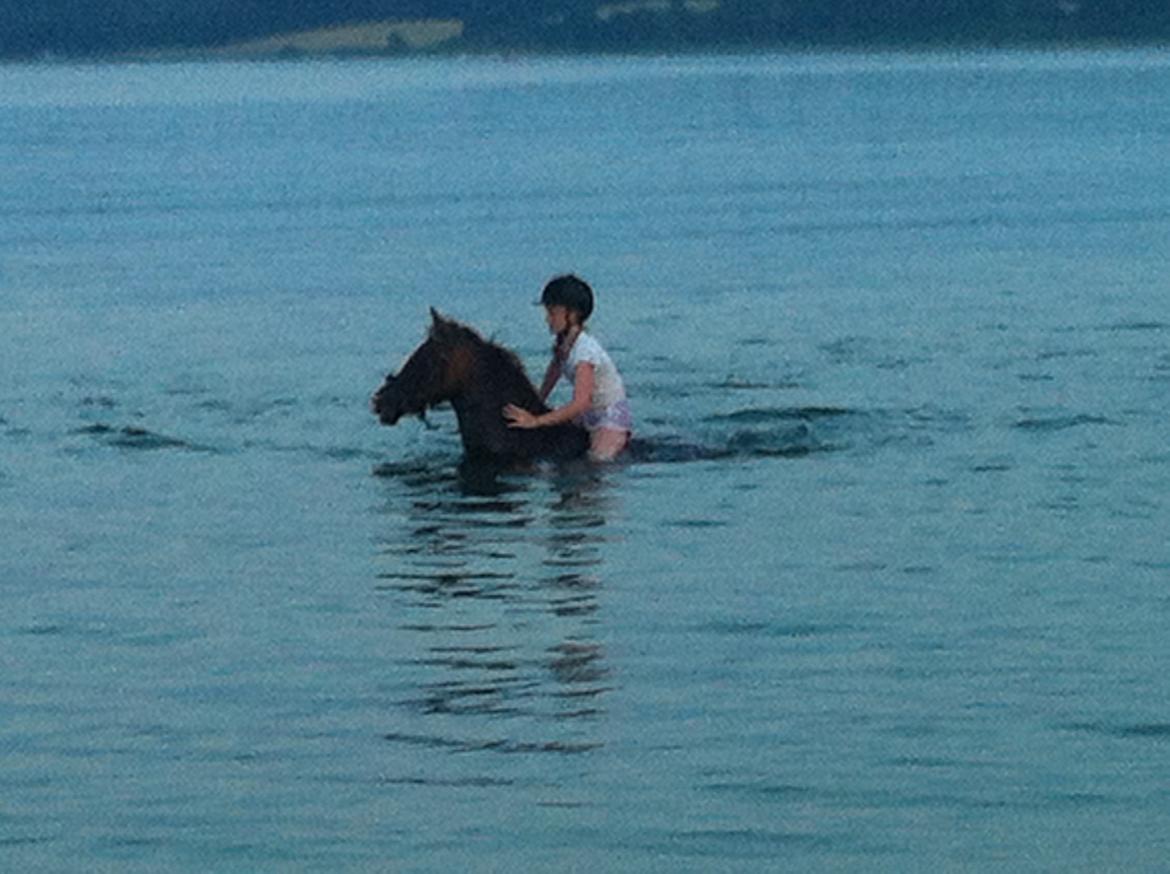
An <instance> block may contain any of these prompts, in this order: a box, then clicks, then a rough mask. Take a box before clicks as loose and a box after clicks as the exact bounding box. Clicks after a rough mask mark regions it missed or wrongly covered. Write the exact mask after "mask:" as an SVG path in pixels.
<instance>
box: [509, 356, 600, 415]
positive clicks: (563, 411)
mask: <svg viewBox="0 0 1170 874" xmlns="http://www.w3.org/2000/svg"><path fill="white" fill-rule="evenodd" d="M592 404H593V365H592V364H587V363H585V362H582V363H581V364H578V365H577V378H576V380H574V382H573V399H572V400H571V401H569V402H568V403H567V404H565V405H564V406H563V407H558V408H557V409H555V410H550V411H549V412H547V413H544V414H542V415H540V416H534V415H533V414H532V413H530V412H528V411H527V410H525V409H523V408H522V407H517V406H516V405H515V404H508V406H506V407H504V418H505V419H507V420H508V427H509V428H547V427H548V426H549V425H561V424H563V423H565V422H570V421H572V420H573V419H575V418H577V417H578V416H580V415H582V414H583V413H585V412H586V411H587V410H588V409H589V407H590V406H592Z"/></svg>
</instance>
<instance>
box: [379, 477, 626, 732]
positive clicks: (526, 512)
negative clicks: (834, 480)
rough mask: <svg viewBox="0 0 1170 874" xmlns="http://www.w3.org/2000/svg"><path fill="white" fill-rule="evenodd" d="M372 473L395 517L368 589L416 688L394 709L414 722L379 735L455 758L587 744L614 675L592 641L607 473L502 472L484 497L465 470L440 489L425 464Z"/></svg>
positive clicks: (607, 505)
mask: <svg viewBox="0 0 1170 874" xmlns="http://www.w3.org/2000/svg"><path fill="white" fill-rule="evenodd" d="M380 472H381V473H382V474H383V475H386V476H387V481H388V489H389V492H390V494H389V497H388V503H387V506H386V514H387V515H388V516H390V517H396V518H394V519H393V523H392V524H391V525H388V526H387V531H386V536H385V542H384V544H383V548H382V556H381V563H382V570H381V572H380V573H379V582H378V588H379V589H380V590H381V591H383V592H385V593H386V594H387V595H389V596H391V600H392V602H393V607H392V608H391V609H393V610H395V611H396V614H395V615H396V620H397V621H396V626H397V631H396V633H397V634H403V635H410V636H411V637H412V640H410V641H408V642H407V643H408V647H407V650H408V653H409V654H408V655H407V656H406V657H405V658H404V659H403V660H402V662H403V664H402V666H401V667H403V668H405V670H406V673H407V675H408V676H409V677H410V681H409V682H408V683H407V684H406V685H407V686H408V687H409V688H410V689H411V690H412V692H411V693H410V694H409V697H408V698H407V699H406V700H403V701H400V702H399V703H400V704H401V705H402V706H401V708H400V709H399V711H398V715H399V717H400V718H401V720H402V721H403V723H404V724H408V723H410V722H411V721H412V720H413V721H414V728H415V730H414V731H411V732H403V731H396V732H391V733H390V734H388V735H387V737H389V738H390V739H392V740H399V741H403V740H404V739H409V742H411V743H425V742H426V741H425V739H426V738H427V737H428V736H429V737H431V741H432V742H433V743H430V744H428V745H432V746H435V747H436V748H440V749H460V750H467V749H481V748H482V749H495V750H498V751H512V752H516V751H537V750H539V751H557V752H581V751H584V750H588V749H592V748H594V747H595V746H597V745H598V744H597V742H596V741H595V740H594V739H593V738H592V736H591V735H592V733H593V732H592V731H591V729H590V724H591V723H595V720H596V719H597V718H599V717H600V716H602V715H603V713H604V703H603V702H604V698H605V695H606V693H607V692H608V691H609V689H610V683H611V681H612V678H611V675H610V669H609V667H608V666H607V665H606V660H605V648H604V645H603V643H602V641H601V639H600V637H601V636H600V634H599V632H600V630H601V628H602V626H601V622H600V618H599V617H600V615H601V613H602V610H601V596H602V593H603V590H604V586H603V579H604V552H605V544H606V541H607V539H608V537H609V534H608V525H607V512H608V511H609V510H611V509H612V507H613V502H614V501H615V497H614V495H613V494H612V493H611V491H610V489H609V488H608V485H607V482H606V479H605V476H606V474H605V473H604V472H599V471H597V470H596V469H592V468H590V469H585V468H582V469H580V470H565V469H561V470H558V471H555V472H548V471H546V472H545V473H544V474H537V475H525V476H516V475H511V476H508V477H495V478H492V479H491V483H492V487H491V488H488V489H485V488H483V486H484V485H485V484H486V482H487V481H486V480H483V479H479V480H475V482H474V484H475V488H468V487H467V481H466V476H467V474H466V471H459V472H456V473H453V474H450V475H449V479H447V480H446V481H444V482H437V481H436V478H435V476H434V471H433V470H432V471H430V472H427V471H424V470H421V469H417V470H405V469H403V470H400V471H397V472H396V473H397V474H400V475H389V474H387V472H386V471H385V470H382V471H380ZM437 717H443V719H442V720H441V722H434V723H430V724H428V720H429V719H432V718H437ZM449 717H458V719H456V720H455V721H451V720H450V719H448V718H449ZM420 718H421V721H420ZM440 727H441V731H440ZM428 728H433V729H434V731H435V734H434V735H433V736H430V735H428V734H427V733H426V731H425V729H428ZM419 729H424V731H423V733H422V734H420V732H419ZM452 731H456V732H458V734H459V736H458V737H454V738H453V737H451V732H452ZM501 735H503V736H501Z"/></svg>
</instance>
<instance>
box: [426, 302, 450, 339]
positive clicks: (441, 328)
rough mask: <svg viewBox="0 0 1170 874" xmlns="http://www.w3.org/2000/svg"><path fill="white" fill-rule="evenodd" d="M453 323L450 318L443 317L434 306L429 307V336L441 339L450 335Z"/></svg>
mask: <svg viewBox="0 0 1170 874" xmlns="http://www.w3.org/2000/svg"><path fill="white" fill-rule="evenodd" d="M454 327H455V323H454V322H452V321H451V320H450V319H445V318H443V315H442V314H441V313H440V312H439V311H438V310H437V309H435V308H434V307H431V336H432V337H433V338H434V339H436V340H442V339H444V338H446V337H450V336H451V333H452V328H454Z"/></svg>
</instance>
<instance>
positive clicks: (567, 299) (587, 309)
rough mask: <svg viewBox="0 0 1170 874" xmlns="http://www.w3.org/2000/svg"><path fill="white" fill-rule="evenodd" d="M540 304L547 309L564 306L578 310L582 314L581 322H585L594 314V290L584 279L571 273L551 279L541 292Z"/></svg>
mask: <svg viewBox="0 0 1170 874" xmlns="http://www.w3.org/2000/svg"><path fill="white" fill-rule="evenodd" d="M540 302H541V304H542V305H543V306H546V307H549V306H563V307H565V309H570V310H576V311H577V312H578V313H580V314H581V321H585V320H586V319H588V318H589V316H590V315H592V313H593V289H592V288H590V287H589V283H588V282H586V281H585V280H584V279H580V278H578V277H576V276H573V275H572V274H571V273H570V274H566V275H565V276H558V277H556V278H555V279H550V280H549V283H548V285H546V286H545V287H544V291H543V292H541V295H540Z"/></svg>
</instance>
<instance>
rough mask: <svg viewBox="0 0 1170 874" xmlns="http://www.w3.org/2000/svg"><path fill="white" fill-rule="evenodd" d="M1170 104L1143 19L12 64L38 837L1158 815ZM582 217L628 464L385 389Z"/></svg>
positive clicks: (5, 330)
mask: <svg viewBox="0 0 1170 874" xmlns="http://www.w3.org/2000/svg"><path fill="white" fill-rule="evenodd" d="M1167 154H1170V57H1168V56H1167V55H1166V54H1164V53H1161V52H1155V51H1140V52H1139V51H1134V52H1126V51H1113V52H1086V53H1076V52H1067V53H1055V54H1031V53H1013V54H975V55H966V56H944V55H925V56H914V55H906V56H902V55H888V56H863V55H857V56H849V55H845V56H833V55H808V56H800V57H783V56H759V57H737V58H720V57H715V58H674V59H667V58H644V59H636V60H620V59H605V60H599V59H574V60H546V61H527V60H517V61H508V60H492V59H486V60H464V61H459V60H441V61H438V60H437V61H393V62H369V63H366V62H353V63H344V64H311V63H289V64H283V63H282V64H275V63H274V64H262V65H231V64H219V65H200V64H191V65H187V64H182V65H171V66H112V67H103V66H77V67H69V66H49V67H38V66H29V67H19V66H17V67H4V68H0V191H2V192H3V198H2V201H0V373H2V374H3V379H2V380H0V526H2V527H0V531H3V534H2V535H0V547H2V549H0V580H2V581H3V582H2V586H3V589H2V597H3V610H2V611H0V664H2V666H3V671H2V673H0V690H2V692H0V756H2V762H3V767H2V768H0V867H3V868H5V869H8V870H39V871H71V870H87V871H119V872H121V871H133V870H142V871H160V870H167V871H182V870H189V871H204V870H239V871H259V870H280V871H286V870H330V871H333V870H419V871H448V870H470V871H491V870H558V871H563V870H586V869H601V870H612V871H647V870H662V871H711V870H720V871H759V870H777V869H779V870H786V869H791V870H819V869H834V870H836V869H856V870H875V869H877V870H921V871H926V870H931V871H933V870H937V869H940V868H943V869H957V870H965V869H969V870H987V869H997V870H998V869H1004V868H1007V869H1010V870H1085V871H1096V870H1101V869H1112V870H1123V869H1124V870H1152V869H1156V868H1159V867H1161V866H1162V865H1164V863H1165V859H1166V858H1167V854H1168V853H1170V838H1168V837H1167V836H1168V835H1170V790H1168V789H1167V786H1170V710H1168V705H1167V701H1170V679H1168V678H1170V670H1168V668H1170V665H1168V664H1167V656H1166V649H1165V643H1164V628H1165V625H1166V622H1167V620H1168V618H1170V594H1168V591H1170V590H1168V588H1167V583H1168V581H1170V545H1168V543H1167V540H1166V531H1167V530H1170V510H1168V506H1167V498H1166V495H1167V494H1168V493H1170V451H1168V450H1167V448H1166V433H1167V432H1166V417H1165V411H1166V409H1167V400H1168V398H1170V305H1168V304H1167V296H1166V290H1167V288H1166V274H1165V253H1166V251H1167V248H1168V244H1170V179H1168V177H1167V175H1166V172H1165V155H1167ZM566 269H572V270H576V271H579V272H581V273H582V274H583V275H585V276H586V277H587V278H589V279H590V280H591V281H592V282H593V284H594V285H595V287H596V288H597V289H598V292H599V298H600V304H599V311H598V316H597V318H596V320H595V322H596V323H595V325H594V329H595V331H596V333H597V334H598V335H599V336H600V337H601V338H602V339H603V340H604V341H605V343H606V345H607V347H608V348H609V349H610V350H611V352H612V354H613V355H614V357H615V359H616V360H617V361H618V363H619V365H620V367H621V368H622V370H623V373H624V375H625V378H626V382H627V385H628V387H629V388H630V391H631V394H632V397H633V404H634V408H635V414H636V417H637V419H638V423H639V434H640V436H641V438H642V439H643V440H644V441H645V443H644V444H643V449H642V454H641V456H640V458H639V459H638V460H636V461H634V462H632V463H629V464H626V465H620V466H615V467H612V468H608V469H601V470H592V471H591V470H588V469H565V470H556V469H542V470H539V471H536V472H534V473H528V474H515V475H508V476H505V477H503V478H502V479H500V480H498V481H495V482H489V483H483V482H477V481H475V480H474V479H468V478H466V477H463V478H461V477H460V476H459V474H458V472H457V462H458V459H459V446H458V441H457V436H456V433H455V428H454V420H453V417H452V415H451V414H450V413H449V412H438V413H436V414H434V415H433V416H432V424H433V425H435V426H437V427H435V428H434V429H433V430H427V429H425V428H423V427H422V426H421V425H419V424H418V423H417V422H414V421H407V422H403V423H402V424H400V425H399V426H398V427H396V428H393V429H386V428H381V427H379V426H377V424H376V423H375V421H374V419H373V418H372V417H371V416H370V415H369V413H368V412H367V409H366V401H367V397H368V395H369V393H370V392H371V391H372V390H373V389H374V388H375V387H376V386H377V384H378V382H379V381H380V379H381V376H382V375H383V374H384V373H385V372H386V371H388V370H392V369H395V368H396V367H397V366H398V364H399V363H400V362H401V361H402V359H403V358H404V357H405V355H406V354H407V353H408V352H409V351H410V350H411V349H412V348H413V347H414V346H415V345H416V344H417V342H418V341H419V340H420V339H421V338H422V336H423V332H424V330H425V326H426V323H427V320H428V318H429V317H428V315H427V308H428V307H429V306H431V305H434V306H437V307H439V308H440V309H442V310H443V311H445V312H447V313H449V314H450V315H453V316H455V317H457V318H460V319H463V320H465V321H468V322H470V323H472V324H474V325H476V326H477V327H479V328H480V329H481V330H483V331H484V332H485V333H488V334H492V335H494V336H495V337H497V338H498V339H499V340H500V341H502V342H504V343H506V344H508V345H510V346H513V347H515V348H517V349H518V350H519V351H520V353H521V355H522V356H523V357H524V358H525V360H526V361H527V362H528V363H529V367H530V370H532V371H535V372H539V371H540V369H541V367H542V366H543V361H542V356H543V355H544V354H545V351H546V349H547V344H548V338H547V336H546V335H545V334H544V332H543V323H542V319H541V317H540V313H539V312H538V311H536V310H535V309H534V308H533V307H532V306H531V305H530V301H532V300H534V299H535V297H536V296H537V294H538V291H539V287H540V285H541V284H542V283H543V281H544V280H545V279H547V278H548V277H549V276H551V275H552V274H554V273H556V272H559V271H562V270H566ZM696 455H699V456H711V457H709V458H707V460H695V461H688V460H686V459H688V458H693V457H695V456H696Z"/></svg>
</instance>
